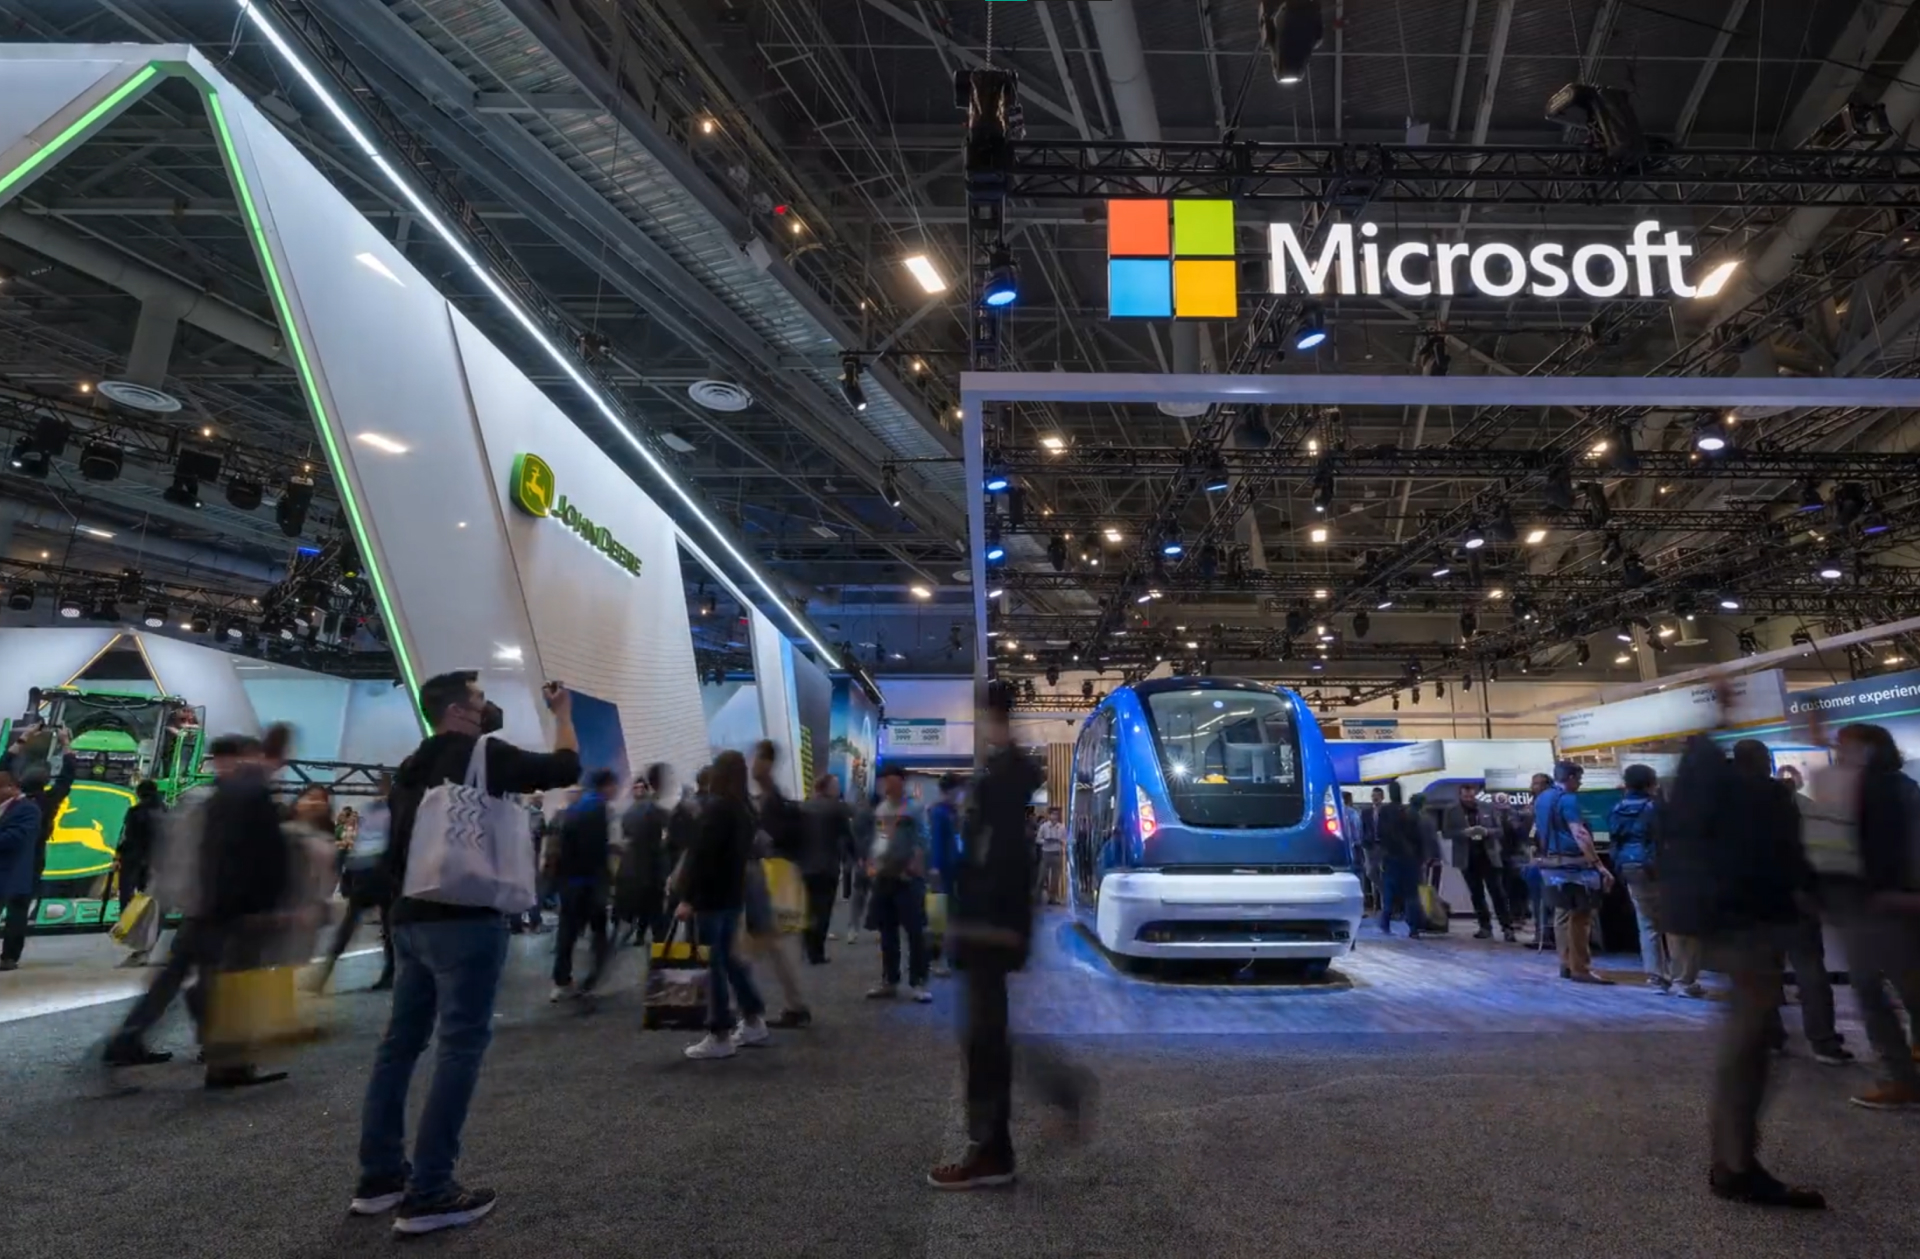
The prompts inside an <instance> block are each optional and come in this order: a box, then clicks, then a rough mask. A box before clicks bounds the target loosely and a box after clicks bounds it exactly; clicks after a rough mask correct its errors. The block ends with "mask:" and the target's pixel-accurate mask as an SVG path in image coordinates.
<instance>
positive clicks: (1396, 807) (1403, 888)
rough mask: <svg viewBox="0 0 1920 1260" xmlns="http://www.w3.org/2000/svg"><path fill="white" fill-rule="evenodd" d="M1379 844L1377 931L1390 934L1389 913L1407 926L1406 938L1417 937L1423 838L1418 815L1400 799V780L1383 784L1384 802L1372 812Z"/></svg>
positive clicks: (1391, 919) (1418, 933)
mask: <svg viewBox="0 0 1920 1260" xmlns="http://www.w3.org/2000/svg"><path fill="white" fill-rule="evenodd" d="M1375 812H1376V814H1377V818H1376V821H1375V824H1374V825H1375V828H1376V831H1377V834H1378V836H1379V845H1380V887H1381V893H1380V934H1381V935H1382V936H1392V935H1393V926H1392V925H1393V913H1394V911H1395V910H1399V911H1400V917H1401V918H1402V919H1403V920H1405V922H1406V925H1407V936H1408V938H1409V939H1416V940H1417V939H1418V938H1419V936H1420V877H1421V871H1422V869H1423V862H1424V860H1425V857H1426V841H1425V838H1424V837H1423V836H1422V835H1421V834H1420V821H1419V819H1418V817H1417V816H1416V815H1415V814H1413V813H1412V812H1411V811H1409V810H1408V809H1407V807H1406V806H1405V805H1404V804H1402V803H1401V800H1400V781H1399V780H1398V779H1395V780H1393V781H1392V782H1390V783H1388V784H1387V803H1386V804H1384V805H1382V806H1380V807H1379V809H1378V810H1376V811H1375Z"/></svg>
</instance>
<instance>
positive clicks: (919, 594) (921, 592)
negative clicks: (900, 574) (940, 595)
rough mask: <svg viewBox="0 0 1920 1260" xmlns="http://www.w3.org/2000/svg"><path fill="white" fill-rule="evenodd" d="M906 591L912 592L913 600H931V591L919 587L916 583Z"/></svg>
mask: <svg viewBox="0 0 1920 1260" xmlns="http://www.w3.org/2000/svg"><path fill="white" fill-rule="evenodd" d="M907 589H909V590H911V591H912V592H913V597H914V598H915V599H932V598H933V591H932V590H931V589H930V588H928V587H925V586H921V585H919V584H918V583H915V584H914V585H913V586H910V587H908V588H907Z"/></svg>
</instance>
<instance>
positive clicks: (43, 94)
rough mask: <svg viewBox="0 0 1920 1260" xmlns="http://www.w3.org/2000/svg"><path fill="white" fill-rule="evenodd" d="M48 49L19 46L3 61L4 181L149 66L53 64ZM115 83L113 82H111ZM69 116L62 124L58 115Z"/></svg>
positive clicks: (0, 148) (0, 152)
mask: <svg viewBox="0 0 1920 1260" xmlns="http://www.w3.org/2000/svg"><path fill="white" fill-rule="evenodd" d="M45 49H46V46H45V45H16V46H14V47H12V48H9V49H7V50H5V51H6V53H7V54H11V55H4V56H0V175H5V174H7V172H9V171H11V170H13V169H14V168H15V167H17V166H19V165H20V164H21V163H22V162H25V161H26V160H27V159H28V158H30V157H32V156H33V155H34V154H35V153H37V152H38V151H39V150H40V149H41V148H43V147H45V146H46V145H47V144H50V143H52V141H53V140H54V138H55V137H56V136H58V135H59V134H60V132H61V131H62V130H64V129H65V128H66V126H67V125H68V124H69V123H70V122H71V121H72V120H73V119H75V118H78V117H79V116H81V115H82V114H84V113H85V112H86V110H87V109H90V108H92V103H93V101H94V100H98V99H103V98H104V97H106V96H108V95H110V94H111V93H112V91H113V89H114V88H117V87H119V86H120V84H121V83H123V82H124V81H126V80H127V79H128V78H129V77H131V76H132V75H133V74H135V73H137V72H138V70H139V68H140V67H141V66H144V65H145V64H146V61H145V59H144V58H141V59H139V60H138V61H133V62H131V63H130V62H127V61H122V60H102V59H99V58H96V57H85V58H77V59H74V60H53V59H48V58H47V57H46V56H45ZM109 77H110V78H111V82H106V81H105V80H108V79H109ZM82 97H86V98H88V99H87V100H82V99H81V98H82ZM63 111H64V112H65V113H66V115H67V117H65V118H61V119H58V120H56V119H55V115H57V114H61V113H62V112H63ZM36 133H37V134H36ZM28 137H31V139H29V138H28ZM58 160H59V156H58V155H56V156H55V157H54V158H52V159H50V160H49V161H48V162H47V163H45V164H43V165H42V166H40V167H38V168H36V169H35V172H34V175H33V176H32V177H31V178H30V179H28V180H27V181H24V182H22V183H20V184H16V185H15V186H14V187H13V188H11V189H9V190H8V194H7V195H8V196H13V195H15V194H17V193H18V192H19V191H20V190H21V189H22V188H25V187H26V186H27V184H29V183H31V182H32V179H35V178H38V177H39V176H40V175H42V174H45V173H46V168H47V166H50V165H52V164H53V163H54V162H57V161H58Z"/></svg>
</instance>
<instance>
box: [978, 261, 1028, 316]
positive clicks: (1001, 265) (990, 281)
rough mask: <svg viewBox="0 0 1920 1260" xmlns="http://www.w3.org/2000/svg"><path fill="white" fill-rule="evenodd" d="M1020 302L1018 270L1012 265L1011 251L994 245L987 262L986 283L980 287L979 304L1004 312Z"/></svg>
mask: <svg viewBox="0 0 1920 1260" xmlns="http://www.w3.org/2000/svg"><path fill="white" fill-rule="evenodd" d="M1019 300H1020V269H1019V268H1018V267H1016V266H1014V265H1013V251H1012V250H1010V249H1008V248H1007V247H1006V246H1005V245H996V246H994V249H993V255H992V257H991V258H990V259H989V260H988V267H987V281H986V283H985V284H984V285H982V286H981V287H980V304H981V305H982V306H986V307H990V308H991V309H993V310H996V311H998V310H1004V309H1006V308H1007V307H1009V306H1012V305H1013V304H1014V303H1015V302H1018V301H1019Z"/></svg>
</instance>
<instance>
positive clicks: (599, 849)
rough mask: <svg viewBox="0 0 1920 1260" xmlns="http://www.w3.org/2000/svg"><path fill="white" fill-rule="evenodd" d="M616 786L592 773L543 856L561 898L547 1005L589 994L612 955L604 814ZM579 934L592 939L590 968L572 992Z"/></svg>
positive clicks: (608, 774) (609, 848) (608, 824)
mask: <svg viewBox="0 0 1920 1260" xmlns="http://www.w3.org/2000/svg"><path fill="white" fill-rule="evenodd" d="M617 785H618V780H616V779H615V778H614V774H613V771H611V770H595V771H594V772H593V774H592V775H590V776H589V777H588V779H587V790H586V791H584V792H582V793H581V794H580V799H579V800H577V801H575V802H574V803H573V805H572V806H571V807H570V808H569V809H568V810H567V812H566V813H565V814H562V815H561V816H560V836H559V839H558V841H557V842H556V843H555V844H554V845H553V847H552V848H551V849H549V850H548V856H547V861H548V865H549V867H550V868H551V871H552V875H553V883H554V887H555V888H556V889H558V890H559V892H560V926H559V928H558V929H557V931H556V933H555V935H554V944H553V993H552V994H551V995H550V996H549V998H548V1001H552V1002H560V1001H564V1000H566V999H567V998H571V997H580V996H584V995H586V994H590V993H592V992H593V989H594V986H595V985H597V984H599V983H600V977H601V975H602V973H603V972H605V970H606V967H607V957H608V955H610V954H611V953H612V952H613V943H612V941H611V939H610V938H609V937H608V935H607V893H608V886H609V883H610V881H611V862H612V855H613V835H612V830H613V828H612V820H611V818H610V817H609V810H611V808H612V801H611V797H612V795H613V791H614V788H615V787H616V786H617ZM582 932H586V933H589V934H590V935H591V937H592V946H593V966H592V967H591V968H590V969H589V970H588V971H587V978H586V979H585V980H584V981H582V982H581V984H580V987H579V988H578V989H576V988H574V985H573V947H574V944H575V943H576V942H578V941H579V939H580V934H581V933H582Z"/></svg>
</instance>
